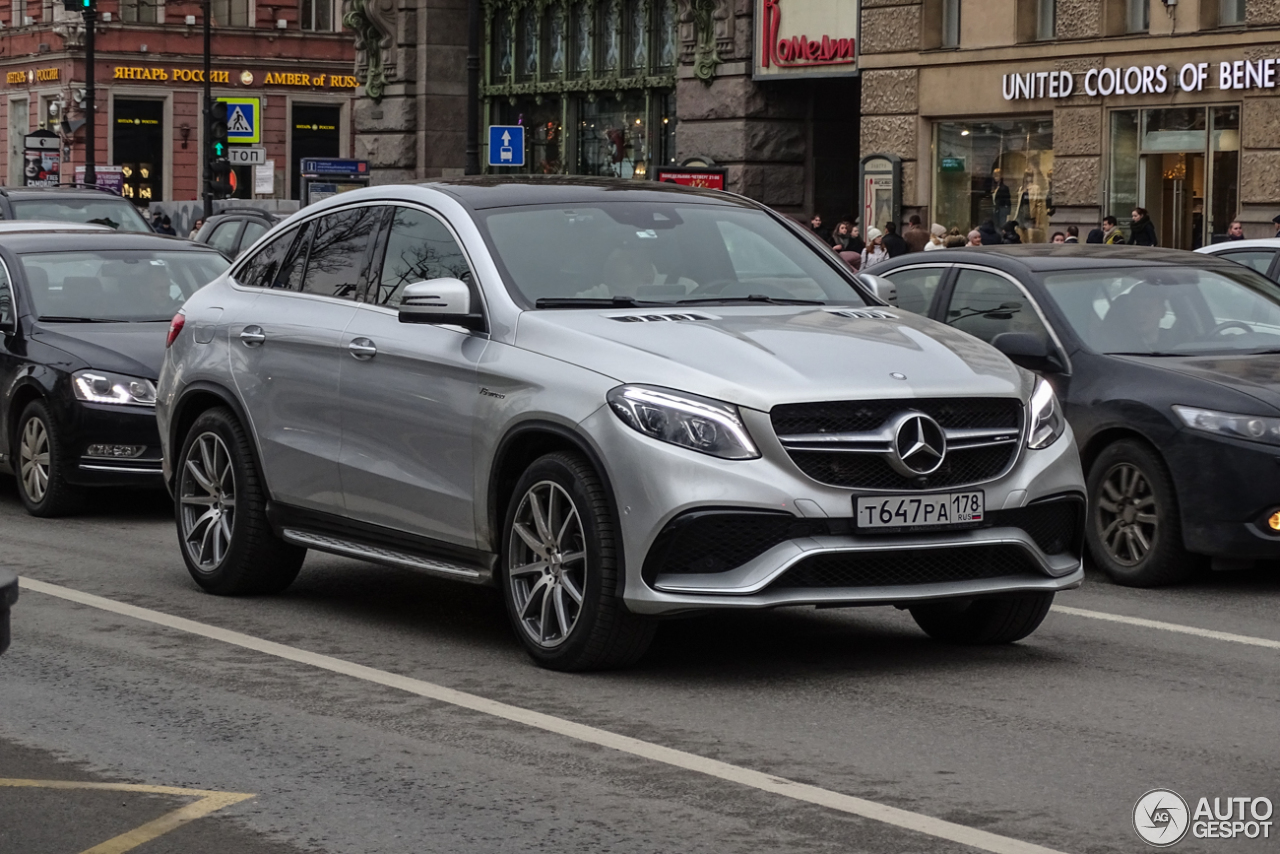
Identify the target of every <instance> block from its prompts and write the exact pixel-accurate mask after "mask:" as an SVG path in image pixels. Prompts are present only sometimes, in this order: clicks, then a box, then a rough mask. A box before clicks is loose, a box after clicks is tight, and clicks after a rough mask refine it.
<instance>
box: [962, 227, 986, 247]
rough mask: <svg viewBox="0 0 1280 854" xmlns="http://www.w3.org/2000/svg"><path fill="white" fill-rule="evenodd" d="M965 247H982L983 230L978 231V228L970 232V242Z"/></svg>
mask: <svg viewBox="0 0 1280 854" xmlns="http://www.w3.org/2000/svg"><path fill="white" fill-rule="evenodd" d="M965 245H966V246H981V245H983V244H982V230H981V229H977V228H975V229H974V230H973V231H971V232H969V242H968V243H967V244H965Z"/></svg>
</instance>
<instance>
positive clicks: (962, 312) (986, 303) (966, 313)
mask: <svg viewBox="0 0 1280 854" xmlns="http://www.w3.org/2000/svg"><path fill="white" fill-rule="evenodd" d="M898 299H899V301H901V299H902V292H901V290H899V292H898ZM946 322H947V323H948V324H949V325H951V326H954V327H956V328H957V329H960V330H962V331H964V332H968V333H969V334H970V335H973V336H974V337H976V338H981V339H982V340H983V341H986V342H987V343H988V344H990V343H991V340H992V339H993V338H995V337H996V336H997V335H999V334H1000V333H1002V332H1030V333H1033V334H1035V335H1037V336H1039V337H1040V338H1041V339H1042V340H1045V341H1048V340H1049V335H1048V332H1047V331H1046V330H1045V328H1044V324H1043V323H1041V322H1040V317H1039V315H1037V314H1036V310H1035V306H1033V305H1031V302H1030V300H1028V299H1027V296H1026V294H1024V293H1023V292H1022V289H1021V288H1019V287H1018V286H1017V285H1015V284H1014V283H1013V282H1011V281H1009V280H1008V279H1006V278H1005V277H1004V276H1001V275H999V274H997V273H992V272H988V271H986V270H968V269H962V270H960V272H959V273H958V274H957V275H956V284H955V287H954V288H953V289H952V291H951V301H950V304H949V305H948V306H947V313H946Z"/></svg>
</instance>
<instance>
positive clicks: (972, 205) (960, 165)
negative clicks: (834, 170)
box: [861, 0, 1280, 248]
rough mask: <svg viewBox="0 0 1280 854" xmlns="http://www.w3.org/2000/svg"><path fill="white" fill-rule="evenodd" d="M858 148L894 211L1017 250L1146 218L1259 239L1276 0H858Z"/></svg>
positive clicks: (1268, 202)
mask: <svg viewBox="0 0 1280 854" xmlns="http://www.w3.org/2000/svg"><path fill="white" fill-rule="evenodd" d="M865 6H866V7H867V8H865V9H864V12H863V24H862V26H863V42H862V60H861V64H862V68H863V83H864V86H863V105H862V106H863V118H862V153H863V154H864V155H870V154H879V153H884V154H889V155H893V156H895V157H898V158H900V159H901V161H902V167H903V168H902V175H903V182H902V183H903V187H902V190H903V204H904V208H905V209H906V210H908V211H912V210H914V211H918V212H920V213H921V214H922V215H923V216H924V217H926V221H936V222H940V223H942V224H944V225H948V226H952V225H954V226H958V227H960V228H961V229H967V228H971V227H973V226H975V225H977V224H979V223H981V222H982V221H983V220H986V219H991V220H993V221H994V222H996V224H997V225H1002V224H1003V222H1007V221H1010V220H1012V221H1014V222H1016V223H1017V228H1018V230H1019V232H1020V233H1021V234H1022V236H1023V239H1024V240H1029V241H1033V242H1036V241H1046V240H1049V239H1050V238H1051V235H1052V233H1053V232H1055V231H1059V230H1063V229H1064V228H1065V227H1066V226H1067V225H1077V226H1078V227H1080V228H1081V229H1082V232H1081V239H1084V236H1085V233H1086V232H1085V231H1083V229H1087V228H1093V227H1095V226H1097V225H1098V224H1099V221H1100V220H1101V218H1102V217H1104V216H1106V215H1108V214H1110V215H1113V216H1115V217H1116V218H1117V220H1119V222H1120V224H1121V226H1122V227H1123V226H1126V225H1127V224H1128V223H1129V221H1130V214H1131V211H1132V209H1133V208H1135V207H1142V208H1145V209H1146V210H1148V211H1149V213H1150V215H1151V218H1152V220H1153V222H1154V223H1155V225H1156V228H1157V234H1158V236H1159V241H1160V244H1161V245H1162V246H1171V247H1176V248H1194V247H1197V246H1200V245H1203V244H1206V243H1209V242H1211V241H1214V240H1218V239H1222V237H1223V236H1224V235H1225V233H1226V231H1227V228H1228V226H1229V225H1230V223H1231V221H1232V220H1233V219H1236V218H1239V219H1241V220H1242V221H1243V223H1244V225H1245V232H1246V235H1247V236H1255V237H1258V236H1267V237H1269V236H1271V235H1272V233H1273V229H1274V226H1272V225H1271V222H1270V221H1271V218H1272V217H1273V216H1275V215H1276V214H1277V213H1280V98H1277V97H1276V95H1277V90H1276V87H1277V85H1280V74H1278V73H1277V71H1278V67H1280V43H1277V38H1278V36H1280V4H1277V3H1276V2H1274V0H1182V2H1175V3H1166V2H1162V0H925V1H924V2H916V0H865Z"/></svg>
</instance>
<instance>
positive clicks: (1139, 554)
mask: <svg viewBox="0 0 1280 854" xmlns="http://www.w3.org/2000/svg"><path fill="white" fill-rule="evenodd" d="M1157 510H1158V508H1157V507H1156V496H1155V492H1154V490H1153V489H1152V487H1151V482H1150V481H1149V480H1147V477H1146V475H1144V474H1143V473H1142V471H1141V470H1140V469H1138V467H1137V466H1134V465H1132V464H1130V463H1120V464H1119V465H1116V466H1113V467H1112V468H1111V470H1110V471H1108V472H1107V475H1106V477H1105V478H1104V479H1103V481H1102V494H1101V495H1099V496H1098V498H1097V511H1096V524H1097V526H1098V539H1099V540H1100V541H1101V542H1102V545H1103V547H1104V548H1105V549H1106V550H1107V554H1108V555H1109V556H1110V557H1111V559H1112V560H1114V561H1115V562H1116V563H1118V564H1120V565H1122V566H1137V565H1138V564H1139V563H1141V562H1142V561H1143V560H1144V559H1145V558H1146V557H1147V555H1148V554H1149V553H1150V552H1151V549H1152V547H1153V545H1154V544H1155V541H1156V534H1157V529H1158V526H1159V515H1158V512H1157Z"/></svg>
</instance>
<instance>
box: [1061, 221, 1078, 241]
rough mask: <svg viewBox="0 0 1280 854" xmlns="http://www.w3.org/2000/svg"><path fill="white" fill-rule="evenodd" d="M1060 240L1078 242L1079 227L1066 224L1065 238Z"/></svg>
mask: <svg viewBox="0 0 1280 854" xmlns="http://www.w3.org/2000/svg"><path fill="white" fill-rule="evenodd" d="M1062 242H1063V243H1079V242H1080V229H1078V228H1076V227H1075V226H1074V225H1069V226H1067V239H1066V240H1064V241H1062Z"/></svg>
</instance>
